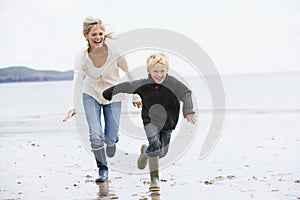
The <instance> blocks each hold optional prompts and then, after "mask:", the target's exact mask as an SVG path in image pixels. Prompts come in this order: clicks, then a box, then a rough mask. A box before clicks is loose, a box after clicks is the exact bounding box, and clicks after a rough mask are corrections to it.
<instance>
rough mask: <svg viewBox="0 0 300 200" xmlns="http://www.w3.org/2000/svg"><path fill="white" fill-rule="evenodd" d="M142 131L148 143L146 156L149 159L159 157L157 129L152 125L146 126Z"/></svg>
mask: <svg viewBox="0 0 300 200" xmlns="http://www.w3.org/2000/svg"><path fill="white" fill-rule="evenodd" d="M144 129H145V132H146V135H147V139H148V142H149V145H148V148H147V150H146V154H147V155H148V156H150V157H154V156H159V151H160V145H161V143H160V134H159V130H158V127H157V126H155V125H153V124H146V125H145V126H144Z"/></svg>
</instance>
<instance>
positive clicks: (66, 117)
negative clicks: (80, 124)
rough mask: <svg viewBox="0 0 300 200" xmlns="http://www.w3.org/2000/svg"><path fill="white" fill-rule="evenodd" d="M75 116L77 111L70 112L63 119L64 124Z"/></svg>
mask: <svg viewBox="0 0 300 200" xmlns="http://www.w3.org/2000/svg"><path fill="white" fill-rule="evenodd" d="M75 114H76V110H75V109H72V110H69V112H68V114H67V115H66V116H65V118H64V119H63V122H66V121H68V119H71V117H73V116H74V115H75Z"/></svg>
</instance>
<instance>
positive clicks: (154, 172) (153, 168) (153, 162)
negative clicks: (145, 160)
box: [149, 156, 160, 191]
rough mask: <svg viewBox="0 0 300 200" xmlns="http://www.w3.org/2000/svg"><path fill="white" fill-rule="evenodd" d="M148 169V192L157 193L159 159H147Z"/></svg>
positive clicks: (156, 157) (158, 188) (158, 187)
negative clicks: (149, 181)
mask: <svg viewBox="0 0 300 200" xmlns="http://www.w3.org/2000/svg"><path fill="white" fill-rule="evenodd" d="M149 169H150V179H151V183H150V187H149V190H150V191H159V190H160V186H159V157H158V156H155V157H149Z"/></svg>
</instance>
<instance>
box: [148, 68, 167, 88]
mask: <svg viewBox="0 0 300 200" xmlns="http://www.w3.org/2000/svg"><path fill="white" fill-rule="evenodd" d="M149 73H150V76H151V78H152V79H153V80H154V81H155V83H157V84H161V83H163V82H164V80H165V79H166V77H167V73H168V70H167V68H166V66H164V65H161V64H157V65H155V66H153V67H152V68H151V69H150V70H149Z"/></svg>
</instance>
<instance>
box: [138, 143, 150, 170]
mask: <svg viewBox="0 0 300 200" xmlns="http://www.w3.org/2000/svg"><path fill="white" fill-rule="evenodd" d="M147 148H148V146H147V145H146V144H143V145H142V146H141V149H140V151H141V154H140V156H139V158H138V160H137V166H138V168H139V169H145V167H146V165H147V161H148V156H147V154H146V150H147Z"/></svg>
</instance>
